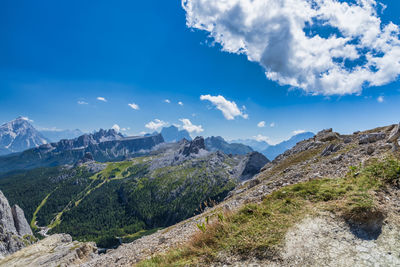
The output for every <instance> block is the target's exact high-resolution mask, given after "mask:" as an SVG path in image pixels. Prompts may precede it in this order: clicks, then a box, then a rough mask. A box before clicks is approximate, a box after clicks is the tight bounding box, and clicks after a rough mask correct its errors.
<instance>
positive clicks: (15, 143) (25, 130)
mask: <svg viewBox="0 0 400 267" xmlns="http://www.w3.org/2000/svg"><path fill="white" fill-rule="evenodd" d="M46 143H47V140H46V139H45V138H44V137H43V136H42V135H41V134H40V133H39V132H38V131H37V130H36V129H35V128H34V127H33V126H32V124H30V123H29V119H28V118H25V117H18V118H17V119H15V120H13V121H10V122H7V123H5V124H3V125H1V126H0V155H6V154H9V153H14V152H20V151H24V150H26V149H29V148H32V147H36V146H40V145H43V144H46Z"/></svg>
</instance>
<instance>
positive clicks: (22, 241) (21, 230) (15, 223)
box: [0, 191, 33, 258]
mask: <svg viewBox="0 0 400 267" xmlns="http://www.w3.org/2000/svg"><path fill="white" fill-rule="evenodd" d="M32 241H33V233H32V230H31V228H30V227H29V224H28V222H27V221H26V219H25V216H24V212H23V210H22V209H21V208H20V207H19V206H17V205H14V206H13V207H10V204H9V203H8V200H7V198H6V197H5V196H4V195H3V192H1V191H0V258H2V257H4V256H5V255H8V254H11V253H14V252H15V251H17V250H19V249H21V248H23V247H25V246H27V245H29V244H30V243H31V242H32Z"/></svg>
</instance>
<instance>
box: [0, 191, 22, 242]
mask: <svg viewBox="0 0 400 267" xmlns="http://www.w3.org/2000/svg"><path fill="white" fill-rule="evenodd" d="M0 228H1V232H2V233H11V234H14V235H16V234H18V232H17V229H16V228H15V225H14V218H13V215H12V212H11V207H10V204H9V203H8V200H7V198H6V197H5V196H4V194H3V192H1V191H0Z"/></svg>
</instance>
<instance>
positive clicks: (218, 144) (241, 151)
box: [205, 136, 253, 155]
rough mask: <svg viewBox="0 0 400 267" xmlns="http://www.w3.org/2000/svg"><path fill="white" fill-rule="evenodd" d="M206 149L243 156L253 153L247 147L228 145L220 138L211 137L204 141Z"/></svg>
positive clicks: (237, 144) (236, 144)
mask: <svg viewBox="0 0 400 267" xmlns="http://www.w3.org/2000/svg"><path fill="white" fill-rule="evenodd" d="M205 144H206V149H207V150H208V151H212V152H213V151H217V150H220V151H222V152H224V153H225V154H233V155H245V154H247V153H250V152H253V149H252V148H251V147H249V146H246V145H243V144H239V143H228V142H226V141H225V139H224V138H222V137H221V136H211V137H207V138H206V139H205Z"/></svg>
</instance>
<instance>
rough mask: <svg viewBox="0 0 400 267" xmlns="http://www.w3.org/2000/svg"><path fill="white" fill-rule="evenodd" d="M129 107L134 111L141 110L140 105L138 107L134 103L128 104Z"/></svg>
mask: <svg viewBox="0 0 400 267" xmlns="http://www.w3.org/2000/svg"><path fill="white" fill-rule="evenodd" d="M128 106H130V107H131V108H132V109H134V110H139V109H140V108H139V105H137V104H135V103H132V104H128Z"/></svg>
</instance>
